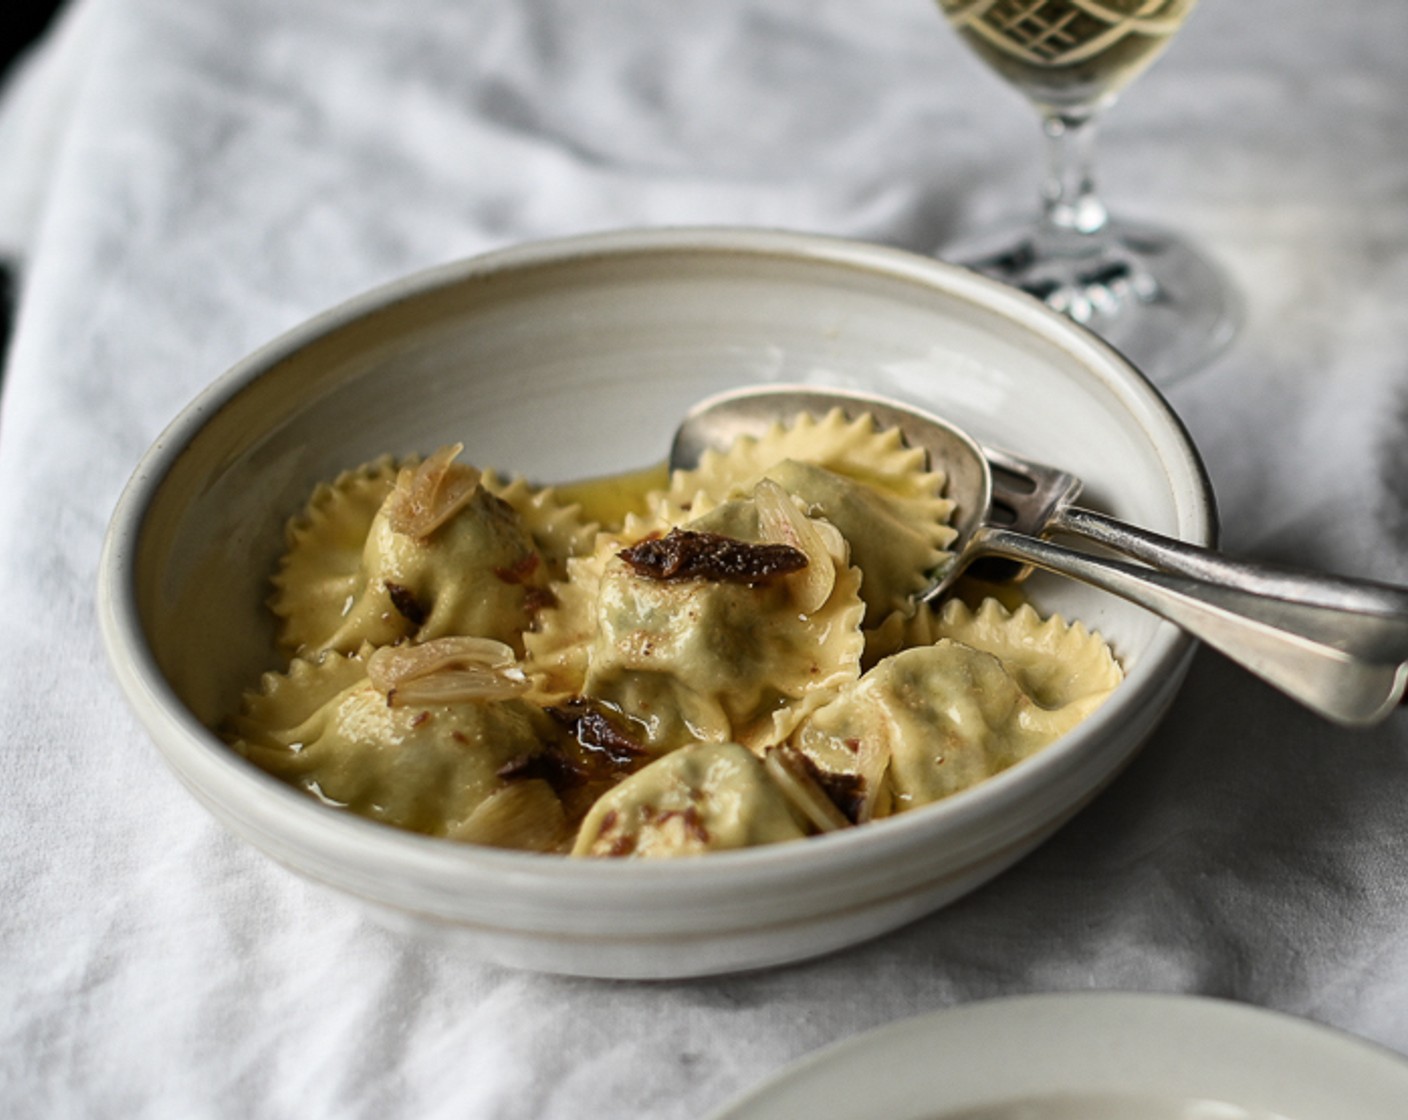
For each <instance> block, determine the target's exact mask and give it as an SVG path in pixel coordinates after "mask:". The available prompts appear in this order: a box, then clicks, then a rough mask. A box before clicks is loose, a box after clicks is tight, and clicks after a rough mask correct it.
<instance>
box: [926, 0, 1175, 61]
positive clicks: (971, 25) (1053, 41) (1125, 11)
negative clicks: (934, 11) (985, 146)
mask: <svg viewBox="0 0 1408 1120" xmlns="http://www.w3.org/2000/svg"><path fill="white" fill-rule="evenodd" d="M941 3H942V5H943V8H944V10H945V12H946V14H947V15H948V18H949V21H950V22H951V23H952V24H953V25H954V26H955V27H958V28H963V29H968V30H971V31H972V32H974V33H976V34H978V35H981V36H982V37H983V39H984V40H986V41H987V42H989V43H991V44H992V45H993V46H995V47H997V48H998V49H999V50H1001V51H1003V52H1004V53H1006V54H1010V55H1011V56H1013V57H1014V58H1018V59H1021V60H1022V61H1023V62H1026V63H1028V64H1030V65H1033V66H1053V67H1054V66H1070V65H1072V64H1074V63H1077V62H1083V61H1085V60H1087V59H1091V58H1094V57H1096V56H1097V55H1099V54H1101V53H1102V52H1104V51H1107V50H1109V49H1110V48H1111V47H1112V46H1114V45H1115V44H1117V43H1120V42H1123V41H1124V40H1125V39H1128V38H1130V37H1131V36H1142V37H1145V38H1166V37H1167V36H1169V35H1172V34H1173V33H1174V32H1175V31H1177V30H1178V27H1179V25H1180V24H1181V23H1182V22H1183V19H1184V17H1185V16H1187V14H1188V9H1189V8H1190V7H1191V6H1192V5H1191V4H1190V3H1189V0H1134V2H1131V3H1126V4H1125V5H1124V6H1123V8H1121V7H1117V6H1112V5H1111V4H1109V3H1103V4H1102V3H1098V2H1097V0H941Z"/></svg>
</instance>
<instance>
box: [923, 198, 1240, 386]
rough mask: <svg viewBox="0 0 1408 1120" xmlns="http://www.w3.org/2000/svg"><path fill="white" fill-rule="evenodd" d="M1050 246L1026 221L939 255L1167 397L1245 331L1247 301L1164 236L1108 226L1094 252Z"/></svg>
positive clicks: (1132, 226)
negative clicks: (1004, 288) (1020, 293)
mask: <svg viewBox="0 0 1408 1120" xmlns="http://www.w3.org/2000/svg"><path fill="white" fill-rule="evenodd" d="M1044 240H1045V239H1043V238H1042V236H1041V235H1039V234H1038V232H1037V230H1036V229H1035V228H1034V227H1033V225H1032V223H1031V222H1030V221H1029V220H1028V221H1022V222H1012V223H1010V224H1008V225H1005V226H1002V227H999V228H995V229H992V230H989V231H987V232H985V233H983V234H981V235H979V236H977V237H975V238H972V239H970V240H967V241H965V242H962V243H960V244H956V245H952V246H944V247H943V249H942V250H941V253H940V255H941V256H943V258H944V259H945V260H951V261H954V262H956V263H958V264H962V265H967V266H968V267H970V268H972V269H974V270H976V271H978V272H981V273H983V274H985V275H987V276H991V277H993V278H995V279H997V280H1001V281H1003V282H1005V283H1008V284H1011V285H1013V286H1015V287H1018V288H1021V289H1022V290H1024V291H1026V292H1029V293H1031V294H1032V295H1034V296H1036V297H1037V298H1038V299H1040V300H1043V301H1044V302H1045V303H1046V304H1047V306H1049V307H1051V308H1054V309H1055V310H1056V311H1059V312H1061V313H1062V314H1063V315H1066V316H1067V317H1069V318H1071V319H1073V320H1075V321H1076V322H1077V323H1080V324H1081V325H1082V326H1085V327H1088V328H1089V329H1090V330H1092V331H1094V332H1095V333H1096V334H1098V335H1099V336H1100V337H1101V338H1103V339H1104V340H1105V341H1106V342H1108V343H1109V344H1110V345H1111V346H1113V347H1114V348H1115V349H1116V350H1119V351H1120V353H1122V354H1123V355H1124V356H1125V357H1126V358H1128V359H1129V360H1130V362H1132V363H1133V364H1134V365H1135V366H1136V367H1137V368H1138V369H1140V370H1141V371H1142V372H1143V373H1144V375H1145V376H1146V377H1148V378H1149V380H1150V381H1152V382H1153V383H1154V384H1155V385H1158V386H1159V387H1161V388H1165V387H1167V386H1169V385H1172V384H1173V383H1175V382H1176V381H1178V380H1179V379H1180V378H1182V377H1185V376H1187V375H1188V374H1190V373H1193V372H1194V371H1195V370H1198V369H1200V368H1201V367H1203V366H1205V365H1206V364H1207V363H1208V362H1209V361H1211V360H1212V359H1213V358H1214V357H1215V356H1216V355H1217V354H1218V353H1219V352H1220V351H1222V350H1223V349H1224V348H1225V347H1226V346H1227V344H1228V343H1229V342H1231V341H1232V339H1233V337H1234V336H1235V335H1236V333H1237V329H1238V327H1239V326H1240V325H1241V318H1242V309H1241V301H1240V299H1239V298H1238V296H1237V294H1236V292H1235V290H1234V289H1233V287H1232V286H1231V284H1230V283H1229V282H1228V281H1227V279H1226V278H1225V277H1224V275H1223V273H1222V271H1221V269H1219V268H1218V267H1217V266H1216V265H1214V264H1213V263H1212V262H1211V261H1209V260H1208V259H1207V258H1205V257H1204V256H1202V255H1201V254H1200V253H1198V252H1197V251H1196V250H1195V249H1193V248H1192V247H1191V246H1190V245H1189V244H1188V243H1187V242H1186V241H1184V240H1183V239H1182V238H1181V237H1179V236H1178V235H1176V234H1173V233H1171V232H1169V231H1167V230H1164V229H1160V228H1158V227H1156V226H1147V225H1142V224H1136V223H1128V222H1120V221H1111V223H1110V225H1109V226H1108V227H1107V228H1106V230H1105V231H1104V233H1103V235H1102V236H1101V237H1100V238H1099V245H1098V249H1097V250H1096V251H1091V247H1090V246H1089V245H1086V244H1081V245H1080V246H1079V249H1072V250H1071V251H1065V250H1064V247H1056V246H1054V245H1053V244H1047V243H1044ZM1077 240H1078V241H1087V242H1088V241H1089V240H1091V239H1088V238H1083V239H1077Z"/></svg>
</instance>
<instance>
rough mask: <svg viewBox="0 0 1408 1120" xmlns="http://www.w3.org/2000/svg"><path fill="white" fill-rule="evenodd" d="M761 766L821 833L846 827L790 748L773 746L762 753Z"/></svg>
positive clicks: (823, 792)
mask: <svg viewBox="0 0 1408 1120" xmlns="http://www.w3.org/2000/svg"><path fill="white" fill-rule="evenodd" d="M763 766H764V768H765V769H766V770H767V772H768V776H769V777H771V778H772V780H773V782H774V783H775V784H776V785H777V788H778V789H780V790H781V791H782V795H783V796H784V797H785V798H787V800H788V801H789V802H790V803H791V804H792V805H793V806H795V807H796V808H797V809H798V810H800V812H801V813H802V815H803V816H804V817H806V818H807V820H809V821H811V823H812V824H813V825H815V826H816V827H817V828H818V829H819V830H820V831H822V832H837V831H839V830H840V829H843V828H850V827H851V822H850V821H848V820H847V819H846V814H845V813H843V812H841V810H840V809H838V808H837V807H836V803H835V802H834V801H832V800H831V798H829V797H827V796H826V791H825V790H823V789H822V788H821V786H819V785H817V782H816V779H815V778H813V777H812V776H811V774H809V773H808V772H807V768H806V766H805V765H804V764H803V763H802V761H801V759H800V758H799V757H798V756H797V752H796V750H795V749H793V748H792V747H787V746H782V747H773V748H771V749H770V750H769V751H768V752H767V753H766V754H765V755H763Z"/></svg>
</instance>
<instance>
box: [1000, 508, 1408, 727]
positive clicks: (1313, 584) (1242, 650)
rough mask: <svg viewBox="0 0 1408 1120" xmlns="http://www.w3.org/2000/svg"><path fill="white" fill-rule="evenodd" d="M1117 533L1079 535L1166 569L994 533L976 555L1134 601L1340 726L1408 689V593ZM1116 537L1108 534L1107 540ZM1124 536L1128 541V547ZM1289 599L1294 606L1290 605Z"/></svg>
mask: <svg viewBox="0 0 1408 1120" xmlns="http://www.w3.org/2000/svg"><path fill="white" fill-rule="evenodd" d="M1068 512H1069V511H1068ZM1082 512H1084V511H1082ZM1105 520H1108V519H1105ZM1112 524H1113V525H1114V526H1117V527H1118V529H1119V533H1118V534H1116V537H1115V539H1113V540H1111V539H1104V538H1103V537H1102V536H1092V535H1091V534H1088V533H1082V535H1084V536H1089V537H1090V538H1091V539H1095V540H1098V541H1100V543H1102V544H1106V545H1108V546H1109V547H1112V548H1120V550H1121V551H1126V548H1125V547H1124V546H1126V545H1127V546H1128V549H1127V550H1128V551H1129V553H1130V554H1131V555H1136V556H1138V558H1139V559H1144V558H1145V557H1149V558H1150V559H1149V562H1150V563H1154V562H1156V561H1157V562H1158V563H1159V564H1160V568H1157V569H1156V568H1146V567H1143V566H1141V565H1136V564H1131V563H1128V562H1126V561H1124V560H1118V559H1112V558H1108V557H1105V556H1096V555H1092V554H1090V553H1086V552H1079V551H1077V550H1075V549H1072V548H1068V547H1066V546H1064V545H1060V544H1057V543H1055V542H1053V541H1048V540H1043V539H1040V538H1036V537H1029V536H1026V535H1024V534H1021V533H1015V532H1012V531H1011V530H1009V529H1004V528H1001V527H998V526H987V527H985V528H983V529H981V530H980V531H979V533H978V534H977V535H976V537H975V538H974V549H975V551H978V552H981V553H985V554H988V555H996V556H1005V557H1007V558H1008V559H1011V560H1019V561H1022V562H1023V563H1027V564H1033V565H1035V566H1036V567H1039V568H1044V569H1046V570H1048V571H1052V572H1056V573H1058V574H1061V575H1066V576H1070V577H1072V578H1074V579H1078V580H1080V581H1081V582H1083V583H1087V584H1090V585H1091V586H1092V587H1097V588H1100V589H1101V590H1104V591H1109V592H1111V593H1112V594H1115V595H1119V596H1120V597H1122V598H1124V599H1127V600H1129V601H1130V602H1133V603H1136V604H1138V605H1139V606H1142V607H1144V608H1145V609H1147V610H1150V611H1152V612H1154V613H1155V614H1157V615H1159V616H1160V617H1161V618H1165V619H1167V620H1168V621H1170V622H1173V623H1175V624H1176V625H1178V626H1180V627H1182V628H1183V629H1184V630H1186V631H1188V632H1189V633H1190V634H1192V635H1194V636H1195V637H1197V638H1199V639H1201V640H1202V641H1204V642H1206V643H1207V644H1208V645H1210V646H1212V647H1213V648H1214V649H1216V650H1218V651H1220V652H1221V653H1223V654H1224V655H1226V656H1227V657H1229V658H1231V659H1232V660H1233V661H1235V662H1237V663H1238V664H1240V665H1242V666H1243V667H1244V668H1246V669H1248V670H1250V671H1251V672H1253V673H1255V674H1256V675H1257V676H1259V677H1261V678H1262V679H1263V680H1265V681H1267V682H1268V683H1270V684H1272V685H1275V686H1276V687H1277V688H1279V689H1281V690H1282V691H1283V692H1285V693H1286V694H1287V695H1289V696H1291V697H1292V698H1294V699H1296V700H1298V701H1300V702H1301V703H1302V704H1304V705H1305V706H1306V707H1308V708H1310V709H1311V710H1313V711H1315V712H1318V713H1319V714H1321V715H1323V716H1325V717H1327V718H1328V719H1331V720H1334V721H1335V722H1337V723H1343V724H1347V725H1350V726H1367V725H1369V724H1373V723H1378V722H1379V721H1381V720H1383V719H1384V718H1386V717H1387V716H1388V714H1389V713H1390V712H1391V711H1392V710H1393V709H1394V707H1395V706H1396V705H1397V704H1398V702H1399V701H1400V700H1401V699H1402V697H1403V694H1404V690H1405V688H1408V594H1405V593H1404V592H1401V591H1398V590H1397V589H1395V588H1385V587H1381V586H1379V585H1377V584H1370V583H1360V582H1358V581H1354V580H1347V579H1343V578H1340V577H1326V576H1320V575H1314V574H1310V573H1303V572H1290V571H1288V570H1286V569H1279V568H1263V567H1262V566H1261V565H1257V564H1250V563H1247V562H1245V561H1230V560H1227V559H1226V558H1223V557H1218V556H1216V555H1215V554H1213V553H1209V552H1207V550H1205V549H1194V548H1192V546H1184V545H1180V544H1179V543H1178V542H1176V541H1170V540H1168V539H1167V538H1158V537H1157V535H1156V534H1146V533H1145V531H1144V530H1134V529H1132V527H1130V526H1123V525H1121V524H1120V523H1118V522H1112ZM1064 527H1065V526H1064V525H1063V528H1064ZM1109 530H1110V526H1108V525H1107V526H1103V527H1101V529H1100V532H1102V533H1104V532H1107V531H1109ZM1075 531H1078V530H1075ZM1126 532H1129V533H1131V534H1132V535H1131V536H1129V537H1126V536H1125V535H1124V534H1125V533H1126ZM1140 538H1145V539H1140ZM1170 546H1173V547H1172V549H1171V550H1170ZM1135 549H1138V550H1139V551H1140V552H1142V553H1143V554H1144V555H1143V556H1139V555H1138V553H1136V552H1135V551H1134V550H1135ZM1175 565H1176V566H1177V567H1176V568H1174V566H1175ZM1160 569H1162V570H1160ZM1170 569H1174V570H1170ZM1291 595H1294V596H1295V599H1294V600H1293V599H1291V598H1289V597H1283V596H1291Z"/></svg>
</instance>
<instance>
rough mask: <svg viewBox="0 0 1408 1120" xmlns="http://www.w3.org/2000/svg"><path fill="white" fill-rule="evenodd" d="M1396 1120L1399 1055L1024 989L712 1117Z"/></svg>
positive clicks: (798, 1076)
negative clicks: (1030, 993)
mask: <svg viewBox="0 0 1408 1120" xmlns="http://www.w3.org/2000/svg"><path fill="white" fill-rule="evenodd" d="M801 1117H805V1118H806V1120H878V1118H880V1117H884V1118H885V1120H1404V1117H1408V1061H1405V1060H1404V1059H1403V1058H1402V1057H1400V1056H1399V1055H1397V1054H1394V1053H1392V1052H1390V1051H1387V1050H1383V1049H1379V1048H1378V1047H1375V1046H1372V1045H1370V1044H1369V1043H1366V1042H1363V1041H1361V1040H1359V1039H1356V1038H1353V1037H1351V1036H1349V1035H1346V1034H1341V1033H1339V1032H1337V1031H1333V1030H1330V1029H1328V1028H1326V1027H1322V1026H1317V1025H1315V1024H1312V1023H1308V1022H1305V1021H1304V1020H1301V1019H1296V1018H1292V1017H1291V1016H1289V1015H1283V1014H1279V1013H1274V1012H1270V1011H1266V1010H1262V1009H1259V1008H1254V1007H1249V1006H1247V1005H1245V1004H1238V1003H1230V1002H1226V1001H1222V1000H1214V999H1206V998H1202V997H1194V996H1168V995H1139V994H1134V993H1115V992H1103V993H1081V994H1076V995H1039V996H1019V997H1013V998H1008V999H998V1000H989V1001H986V1002H980V1003H972V1004H968V1005H966V1006H962V1007H955V1008H951V1009H949V1010H946V1011H940V1012H938V1013H936V1014H932V1015H926V1016H921V1017H919V1018H915V1019H908V1020H904V1021H902V1022H898V1023H893V1024H891V1025H889V1026H887V1027H882V1028H880V1029H878V1030H874V1031H870V1032H868V1033H866V1034H863V1035H860V1036H858V1037H856V1038H853V1039H849V1040H847V1041H846V1042H842V1043H839V1044H837V1045H835V1046H831V1047H828V1048H826V1049H823V1050H820V1051H818V1052H817V1053H815V1054H812V1055H810V1056H808V1057H807V1058H804V1059H803V1060H801V1061H800V1062H797V1063H796V1064H795V1065H793V1066H790V1067H789V1068H788V1069H786V1070H784V1071H783V1072H782V1073H781V1074H780V1075H779V1076H778V1077H776V1078H775V1079H773V1080H771V1081H769V1082H768V1083H767V1084H765V1085H763V1086H762V1087H760V1088H758V1089H757V1090H755V1091H753V1092H751V1093H749V1094H748V1095H747V1096H745V1097H744V1098H742V1099H741V1100H738V1101H736V1102H735V1103H733V1104H732V1105H730V1106H729V1107H727V1108H725V1109H724V1110H723V1111H722V1112H719V1113H717V1114H716V1115H715V1116H714V1118H713V1120H796V1118H801Z"/></svg>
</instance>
